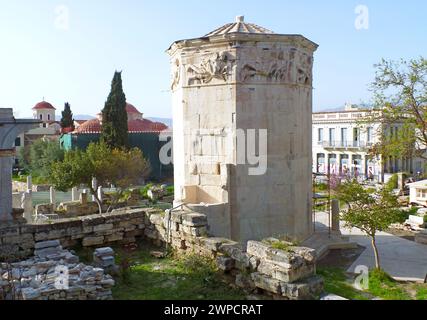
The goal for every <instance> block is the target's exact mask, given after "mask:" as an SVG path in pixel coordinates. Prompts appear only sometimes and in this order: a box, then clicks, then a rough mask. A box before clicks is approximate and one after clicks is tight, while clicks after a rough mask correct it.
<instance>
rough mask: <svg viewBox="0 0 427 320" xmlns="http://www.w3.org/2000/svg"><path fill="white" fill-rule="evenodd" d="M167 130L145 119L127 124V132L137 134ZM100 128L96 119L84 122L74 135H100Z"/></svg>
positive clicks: (162, 124)
mask: <svg viewBox="0 0 427 320" xmlns="http://www.w3.org/2000/svg"><path fill="white" fill-rule="evenodd" d="M166 129H168V126H167V125H165V124H164V123H161V122H153V121H150V120H147V119H142V120H140V119H138V120H132V121H129V122H128V132H130V133H139V132H161V131H164V130H166ZM101 130H102V126H101V124H100V122H99V120H98V119H93V120H89V121H86V122H85V123H83V124H82V125H81V126H80V127H78V128H77V129H76V130H75V131H74V133H77V134H81V133H100V132H101Z"/></svg>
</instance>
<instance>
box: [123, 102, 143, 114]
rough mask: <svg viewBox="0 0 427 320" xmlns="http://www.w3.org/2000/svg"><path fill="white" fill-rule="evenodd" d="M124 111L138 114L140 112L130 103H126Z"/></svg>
mask: <svg viewBox="0 0 427 320" xmlns="http://www.w3.org/2000/svg"><path fill="white" fill-rule="evenodd" d="M126 112H127V113H138V114H142V113H141V112H139V111H138V109H137V108H135V106H133V105H132V104H130V103H126Z"/></svg>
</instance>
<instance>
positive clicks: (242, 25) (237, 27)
mask: <svg viewBox="0 0 427 320" xmlns="http://www.w3.org/2000/svg"><path fill="white" fill-rule="evenodd" d="M230 33H251V34H274V32H273V31H271V30H268V29H266V28H263V27H260V26H258V25H256V24H253V23H247V22H245V17H244V16H237V17H236V21H235V22H233V23H227V24H226V25H223V26H222V27H219V28H218V29H215V30H214V31H212V32H210V33H208V34H207V35H205V37H212V36H218V35H225V34H230Z"/></svg>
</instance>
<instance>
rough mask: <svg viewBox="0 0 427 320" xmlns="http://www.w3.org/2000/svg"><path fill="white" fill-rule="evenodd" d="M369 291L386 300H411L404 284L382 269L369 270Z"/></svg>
mask: <svg viewBox="0 0 427 320" xmlns="http://www.w3.org/2000/svg"><path fill="white" fill-rule="evenodd" d="M369 292H370V293H372V294H373V295H375V296H377V297H380V298H382V299H384V300H411V299H412V298H411V296H410V295H409V293H408V292H407V291H406V290H405V288H404V286H403V285H401V284H400V283H398V282H397V281H395V280H393V279H392V278H391V277H390V276H389V275H388V274H386V273H385V272H384V271H381V270H371V271H370V272H369Z"/></svg>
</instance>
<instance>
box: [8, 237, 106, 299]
mask: <svg viewBox="0 0 427 320" xmlns="http://www.w3.org/2000/svg"><path fill="white" fill-rule="evenodd" d="M0 276H1V278H0V299H7V300H109V299H112V293H111V288H112V287H113V286H114V280H113V278H112V277H111V276H109V275H106V274H105V273H104V270H103V269H101V268H94V267H92V266H88V265H85V264H82V263H79V258H78V257H77V256H75V255H74V254H72V253H71V252H70V251H68V250H63V248H62V246H61V245H60V242H59V241H58V240H52V241H44V242H38V243H36V244H35V251H34V257H32V258H30V259H28V260H25V261H20V262H15V263H11V264H7V263H1V264H0Z"/></svg>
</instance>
